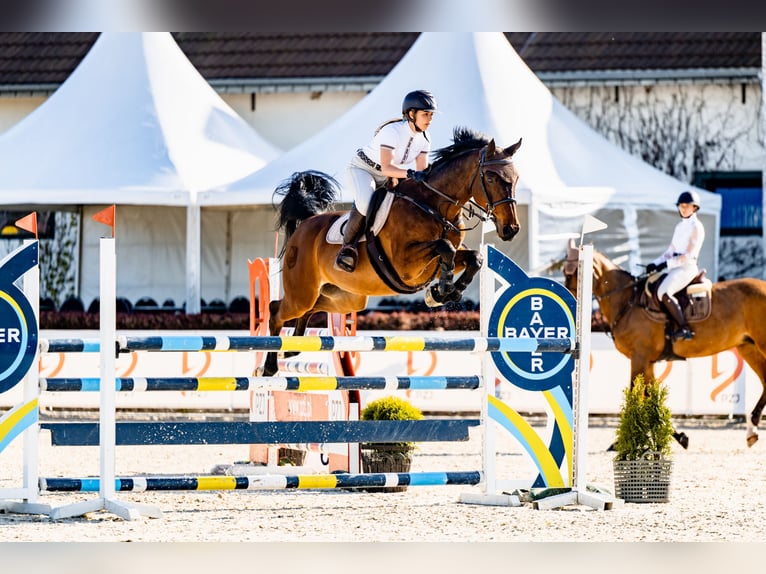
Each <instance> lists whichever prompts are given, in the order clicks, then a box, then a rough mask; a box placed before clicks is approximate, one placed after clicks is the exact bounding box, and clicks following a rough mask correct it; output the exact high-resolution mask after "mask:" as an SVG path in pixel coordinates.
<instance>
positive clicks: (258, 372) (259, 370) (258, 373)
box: [254, 366, 264, 377]
mask: <svg viewBox="0 0 766 574" xmlns="http://www.w3.org/2000/svg"><path fill="white" fill-rule="evenodd" d="M254 376H256V377H262V376H264V375H263V366H261V367H256V368H255V374H254Z"/></svg>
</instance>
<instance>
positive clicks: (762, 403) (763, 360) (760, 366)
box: [737, 343, 766, 446]
mask: <svg viewBox="0 0 766 574" xmlns="http://www.w3.org/2000/svg"><path fill="white" fill-rule="evenodd" d="M737 350H738V351H739V354H740V355H742V358H743V359H744V360H745V362H746V363H747V364H748V365H750V368H751V369H753V372H754V373H755V374H756V375H758V378H759V379H760V380H761V396H760V397H759V399H758V402H757V403H756V404H755V407H754V408H753V410H752V412H751V413H750V417H749V418H748V419H747V421H746V423H747V434H746V435H745V439H746V440H747V446H753V445H754V444H755V443H756V442H758V423H760V422H761V415H762V414H763V409H764V407H766V356H764V355H763V354H762V353H761V351H760V349H758V347H756V346H755V345H754V344H753V343H746V344H744V345H740V346H739V347H737Z"/></svg>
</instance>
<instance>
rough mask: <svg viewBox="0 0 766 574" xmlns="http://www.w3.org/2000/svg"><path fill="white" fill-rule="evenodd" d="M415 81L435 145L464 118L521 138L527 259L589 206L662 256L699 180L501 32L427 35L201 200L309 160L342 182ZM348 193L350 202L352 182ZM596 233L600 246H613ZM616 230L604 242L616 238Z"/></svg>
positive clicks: (262, 201) (257, 186)
mask: <svg viewBox="0 0 766 574" xmlns="http://www.w3.org/2000/svg"><path fill="white" fill-rule="evenodd" d="M414 89H428V90H430V91H432V92H433V93H434V95H435V97H436V99H437V102H438V107H439V111H438V112H437V114H436V116H435V118H434V121H433V123H432V124H431V128H430V129H429V134H430V136H431V140H432V144H433V147H434V148H438V147H442V146H446V145H449V144H450V143H451V138H452V132H453V129H454V128H455V127H457V126H466V127H469V128H472V129H475V130H478V131H481V132H484V133H485V134H487V135H489V136H492V137H494V138H495V140H496V142H497V143H498V144H499V145H502V146H508V145H510V144H512V143H514V142H516V141H517V140H518V139H519V138H522V139H523V143H522V146H521V149H520V150H519V152H518V153H517V154H516V156H515V162H516V165H517V167H518V169H519V172H520V182H519V186H518V199H519V202H520V203H521V204H526V205H528V206H529V209H528V211H529V214H528V222H527V223H528V229H527V231H526V233H527V234H528V238H527V246H528V250H529V252H528V253H526V254H523V257H522V260H524V259H526V263H527V266H528V267H529V268H535V267H537V266H539V265H541V264H544V263H545V262H547V261H549V260H550V259H551V258H552V257H553V256H554V254H555V253H556V252H558V251H563V249H564V247H565V240H564V239H563V238H562V231H563V232H564V233H563V235H566V234H567V233H571V232H574V231H576V229H574V228H572V229H570V227H573V226H578V225H580V224H581V222H582V217H583V216H584V215H585V214H586V213H591V214H596V215H597V216H598V215H601V216H603V217H606V215H607V214H604V213H603V210H604V209H607V210H617V211H619V212H620V213H621V214H622V215H620V217H619V218H617V219H619V220H620V227H621V229H620V230H619V231H615V230H613V231H615V233H617V235H623V236H624V235H626V234H627V238H626V237H623V238H622V240H619V244H621V245H623V246H625V245H628V246H631V248H633V249H637V248H639V247H640V246H642V245H643V247H644V252H645V253H643V254H641V255H640V256H641V257H649V256H651V257H654V256H656V255H657V254H658V253H659V252H661V250H662V249H663V248H664V245H662V242H666V243H667V242H669V241H670V235H671V234H672V225H674V223H675V221H674V220H673V218H674V217H677V215H675V201H676V198H677V197H678V195H679V194H680V192H681V191H684V190H687V189H690V187H691V186H689V185H688V184H686V183H683V182H681V181H679V180H676V179H674V178H672V177H670V176H668V175H666V174H665V173H663V172H661V171H660V170H657V169H655V168H654V167H652V166H650V165H649V164H646V163H644V162H643V161H641V160H640V159H639V158H636V157H635V156H633V155H631V154H629V153H628V152H625V151H624V150H622V149H621V148H619V147H618V146H616V145H614V144H612V143H610V142H609V141H608V140H606V139H605V138H604V137H603V136H601V135H600V134H598V133H597V132H596V131H595V130H593V129H592V128H591V127H589V126H588V125H587V124H586V123H585V122H583V121H582V120H580V119H579V118H577V117H576V116H575V115H574V114H573V113H571V112H570V111H569V110H567V109H566V108H565V107H564V106H563V105H562V104H561V103H560V102H558V100H556V98H555V97H553V95H552V94H551V93H550V91H549V90H548V89H547V88H546V87H545V85H544V84H543V83H542V82H541V81H540V80H539V79H538V78H537V77H536V76H535V74H534V73H533V72H532V71H531V70H530V69H529V68H528V67H527V65H526V64H525V63H524V62H523V60H522V59H521V58H520V57H519V56H518V54H517V53H516V52H515V50H514V49H513V47H512V46H511V45H510V43H509V42H508V41H507V39H506V38H505V36H504V35H503V34H502V33H500V32H492V33H480V32H479V33H441V32H434V33H423V34H422V35H421V36H420V37H419V38H418V40H417V41H416V42H415V43H414V44H413V46H412V48H411V49H410V50H409V52H408V53H407V54H406V55H405V56H404V57H403V58H402V60H401V61H400V62H399V64H397V66H396V67H395V68H394V69H393V70H392V71H391V72H390V73H389V75H388V76H386V78H385V79H384V80H383V81H382V82H381V83H380V84H379V85H378V86H377V87H376V88H375V89H374V90H373V91H372V92H371V93H370V94H369V95H368V96H367V97H365V98H364V99H363V100H362V101H360V102H359V103H358V104H357V105H356V106H354V107H353V108H352V109H351V110H349V111H348V112H347V113H346V114H344V115H343V116H342V117H340V118H339V119H338V120H336V121H335V122H334V123H332V124H331V125H329V126H328V127H326V128H325V129H324V130H322V131H321V132H319V133H317V134H316V135H315V136H314V137H312V138H310V139H309V140H307V141H305V142H304V143H303V144H301V145H299V146H297V147H295V148H293V149H292V150H290V151H288V152H287V153H285V154H284V155H282V156H281V157H279V158H277V159H276V160H274V161H272V162H270V163H269V164H268V165H266V166H265V167H264V168H262V169H260V170H258V171H257V172H255V173H253V174H252V175H249V176H247V177H245V178H243V179H242V180H240V181H236V182H233V183H231V184H228V185H225V186H221V187H220V188H217V189H214V190H208V191H206V192H203V193H202V194H200V198H199V199H200V204H201V205H204V206H212V205H221V206H223V205H228V206H233V205H267V204H270V203H271V201H272V194H273V190H274V189H275V187H276V186H277V185H278V184H279V183H280V182H281V181H283V180H284V179H285V178H287V177H288V176H290V174H292V173H293V172H295V171H300V170H305V169H318V170H321V171H324V172H326V173H328V174H330V175H333V176H334V177H336V178H338V179H339V181H341V182H344V180H345V169H346V165H347V163H348V161H349V159H350V158H351V157H352V154H353V152H354V150H356V149H357V148H358V147H360V146H361V145H362V144H364V143H365V142H366V141H368V140H369V139H370V137H371V136H372V134H373V131H374V129H375V128H376V127H377V126H378V125H379V124H380V123H382V122H383V121H385V120H387V119H389V118H393V117H396V116H397V115H398V114H399V110H400V106H401V101H402V98H403V96H404V94H406V93H407V92H408V91H410V90H414ZM698 191H699V192H700V195H701V196H702V203H703V213H705V214H708V216H709V221H708V222H707V223H708V224H709V225H708V226H707V227H708V234H709V236H712V235H713V233H714V232H713V229H711V227H710V225H713V226H714V227H715V239H711V240H709V242H706V247H707V248H708V249H709V250H710V252H709V253H708V256H709V258H710V261H707V262H706V263H707V264H708V265H709V266H710V265H712V266H713V267H715V265H716V262H715V261H713V259H714V255H715V251H713V250H714V249H716V248H717V235H718V214H719V213H720V207H721V199H720V197H719V196H717V195H715V194H712V193H709V192H707V191H704V190H698ZM342 200H343V201H344V202H350V201H351V200H352V197H351V196H350V194H349V192H348V190H344V192H343V197H342ZM655 210H657V211H662V212H664V213H665V215H666V216H667V217H666V218H664V219H663V218H660V219H661V220H662V225H663V228H662V229H659V228H655V229H654V230H652V231H651V233H649V231H648V230H647V229H646V228H642V225H643V224H642V223H640V222H639V221H630V219H631V218H633V219H635V220H640V219H641V212H645V211H655ZM613 219H614V218H613ZM617 219H615V221H616V220H617ZM610 223H611V222H610ZM668 226H669V227H668ZM639 234H640V235H642V237H641V238H640V239H639V237H638V235H639ZM650 234H651V235H653V236H654V237H648V235H650ZM597 235H598V234H596V235H594V241H596V242H597V243H596V245H597V246H599V247H601V248H605V247H606V246H604V245H600V244H599V243H598V239H596V237H597ZM643 235H647V237H643ZM657 237H659V240H657ZM618 239H619V238H618V237H614V238H612V239H609V240H608V242H610V243H611V244H612V245H614V246H616V245H617V242H618ZM517 241H518V240H515V242H517ZM651 241H655V243H651ZM647 242H649V243H647ZM605 251H607V252H609V249H608V248H606V249H605ZM623 252H624V250H623ZM612 254H614V253H612ZM514 258H515V259H516V257H514ZM517 260H518V259H517Z"/></svg>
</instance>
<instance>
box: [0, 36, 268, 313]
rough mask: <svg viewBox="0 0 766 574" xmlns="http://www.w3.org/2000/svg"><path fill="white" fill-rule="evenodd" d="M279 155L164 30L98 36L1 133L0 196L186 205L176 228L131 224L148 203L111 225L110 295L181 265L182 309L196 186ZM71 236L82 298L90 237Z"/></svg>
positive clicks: (195, 280)
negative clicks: (45, 94)
mask: <svg viewBox="0 0 766 574" xmlns="http://www.w3.org/2000/svg"><path fill="white" fill-rule="evenodd" d="M279 153H280V151H279V150H278V149H277V148H276V147H274V146H273V145H271V144H270V143H268V142H267V141H266V140H264V139H263V138H262V137H261V136H259V135H258V133H257V132H256V131H255V130H254V129H253V128H252V127H251V126H250V125H249V124H248V123H247V122H245V121H244V120H243V119H242V118H241V117H239V116H238V115H237V114H236V112H235V111H234V110H233V109H232V108H231V107H230V106H229V105H228V104H226V103H225V102H224V101H223V100H222V99H221V98H220V97H219V96H218V94H217V93H216V92H215V90H213V89H212V88H211V87H210V85H209V84H208V83H207V81H205V79H204V78H203V77H202V76H201V75H200V74H199V72H198V71H197V70H196V69H195V68H194V66H193V65H192V64H191V62H189V60H188V59H187V58H186V56H185V54H184V53H183V52H182V51H181V49H180V48H179V47H178V45H177V44H176V42H175V40H173V37H172V36H171V35H170V34H169V33H104V34H101V35H100V36H99V38H98V40H97V41H96V42H95V44H94V45H93V47H92V48H91V49H90V51H89V52H88V54H86V56H85V58H83V60H82V61H81V62H80V64H79V65H78V66H77V68H76V69H75V70H74V71H73V72H72V74H71V75H70V76H69V78H67V80H66V81H65V82H64V83H63V84H62V85H61V86H60V87H59V89H58V90H56V92H55V93H54V94H53V95H52V96H51V97H50V98H49V99H48V100H46V101H45V102H44V103H43V104H42V105H41V106H40V107H39V108H37V109H36V110H35V111H33V112H32V113H31V114H29V115H28V116H27V117H26V118H24V119H23V120H22V121H20V122H19V123H18V124H16V125H15V126H13V127H12V128H11V129H9V130H8V131H7V132H5V133H4V134H2V136H0V173H2V174H3V176H2V178H0V204H3V205H17V206H31V205H39V206H46V207H47V206H55V205H84V206H94V205H104V204H106V205H109V204H118V205H120V204H121V205H133V206H180V207H185V208H186V225H185V230H184V226H183V220H181V222H180V223H181V225H180V226H179V225H178V223H179V222H178V221H177V219H171V218H170V217H165V219H164V220H163V224H162V226H161V227H160V228H156V227H153V228H152V229H147V228H146V226H145V225H142V221H143V220H146V221H149V220H152V218H151V216H154V215H156V214H154V213H149V212H148V210H150V209H151V208H149V207H146V208H144V209H145V211H144V216H143V217H142V216H140V214H139V216H138V217H133V219H132V220H131V221H133V222H134V224H133V225H131V226H120V225H118V234H117V239H118V244H120V245H121V248H120V251H121V252H122V253H129V254H131V256H129V257H121V258H120V262H119V263H120V265H119V268H118V277H117V282H118V292H120V293H125V292H142V291H145V292H149V293H150V292H152V291H153V290H156V288H157V287H156V286H158V285H165V284H166V283H167V282H168V273H169V272H170V271H169V270H171V269H177V268H180V270H181V272H180V273H178V272H177V273H175V277H176V281H180V282H182V283H183V282H184V281H185V299H186V310H187V312H191V313H193V312H198V311H199V308H200V283H201V270H200V268H201V262H200V259H201V255H200V252H201V217H200V211H199V207H198V205H197V204H196V194H197V193H199V192H200V191H202V190H205V189H208V188H211V187H217V186H220V185H224V184H227V183H229V182H232V181H235V180H238V179H241V178H242V177H244V176H246V175H248V174H250V173H252V172H254V171H255V170H257V169H259V168H261V167H263V166H264V165H265V164H266V163H267V162H268V161H270V160H272V159H273V158H275V157H276V156H277V155H279ZM155 209H156V208H155ZM162 209H164V210H167V209H171V208H166V207H163V208H162ZM131 215H133V214H131ZM117 219H118V221H119V219H120V216H119V214H118V216H117ZM90 224H91V223H90V222H89V221H87V220H86V221H84V222H83V226H84V227H87V226H88V225H90ZM184 236H185V251H186V253H185V256H184V247H183V246H184ZM82 237H83V242H84V245H83V246H82V247H81V252H82V253H83V260H82V261H81V262H80V273H79V277H80V288H79V291H80V293H81V295H83V296H93V294H94V293H98V291H97V277H98V272H97V265H98V261H97V255H96V253H97V250H96V249H95V248H94V245H93V243H92V241H91V239H90V237H89V234H87V233H83V234H82ZM179 246H180V248H179ZM184 259H185V261H184ZM94 271H95V272H94Z"/></svg>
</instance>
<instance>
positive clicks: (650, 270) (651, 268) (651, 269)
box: [646, 261, 668, 273]
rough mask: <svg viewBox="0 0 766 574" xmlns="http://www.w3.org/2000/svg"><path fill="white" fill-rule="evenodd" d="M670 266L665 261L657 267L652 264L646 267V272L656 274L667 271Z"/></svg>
mask: <svg viewBox="0 0 766 574" xmlns="http://www.w3.org/2000/svg"><path fill="white" fill-rule="evenodd" d="M667 266H668V262H667V261H663V262H662V263H660V264H659V265H655V264H654V263H650V264H649V265H647V266H646V272H647V273H654V272H655V271H662V270H663V269H666V268H667Z"/></svg>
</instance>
